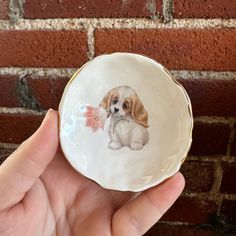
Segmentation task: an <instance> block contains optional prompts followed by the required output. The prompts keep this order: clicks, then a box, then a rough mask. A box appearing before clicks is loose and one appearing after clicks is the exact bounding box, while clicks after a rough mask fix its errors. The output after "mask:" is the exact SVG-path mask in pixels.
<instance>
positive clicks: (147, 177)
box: [59, 53, 193, 192]
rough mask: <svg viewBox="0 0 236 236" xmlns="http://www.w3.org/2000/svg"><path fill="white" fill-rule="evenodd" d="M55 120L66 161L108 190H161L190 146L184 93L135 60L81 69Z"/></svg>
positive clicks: (122, 56) (112, 58) (108, 59)
mask: <svg viewBox="0 0 236 236" xmlns="http://www.w3.org/2000/svg"><path fill="white" fill-rule="evenodd" d="M59 114H60V142H61V147H62V150H63V152H64V154H65V157H66V158H67V159H68V161H69V162H70V164H71V165H72V166H73V167H74V168H75V169H76V170H77V171H79V172H80V173H81V174H83V175H85V176H87V177H88V178H90V179H92V180H94V181H96V182H97V183H98V184H100V185H101V186H103V187H104V188H108V189H114V190H121V191H127V190H129V191H134V192H137V191H142V190H145V189H147V188H150V187H152V186H154V185H156V184H159V183H160V182H162V181H163V180H165V179H166V178H169V177H171V176H172V175H174V174H175V173H176V172H177V171H178V170H179V168H180V166H181V164H182V162H183V161H184V159H185V158H186V156H187V153H188V150H189V148H190V145H191V141H192V128H193V117H192V109H191V103H190V99H189V97H188V95H187V93H186V91H185V90H184V88H183V87H182V86H181V85H180V84H179V83H178V82H177V81H176V80H175V79H174V78H173V77H172V76H171V75H170V73H169V72H168V71H167V70H166V69H165V68H164V67H163V66H162V65H160V64H159V63H157V62H156V61H154V60H152V59H150V58H148V57H145V56H141V55H138V54H132V53H113V54H109V55H102V56H98V57H96V58H95V59H93V60H91V61H89V62H88V63H86V64H85V65H84V66H83V67H82V68H81V69H80V70H78V71H77V72H76V73H75V74H74V75H73V77H72V78H71V80H70V81H69V82H68V84H67V86H66V88H65V90H64V93H63V96H62V99H61V102H60V105H59Z"/></svg>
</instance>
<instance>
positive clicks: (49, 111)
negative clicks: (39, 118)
mask: <svg viewBox="0 0 236 236" xmlns="http://www.w3.org/2000/svg"><path fill="white" fill-rule="evenodd" d="M52 111H54V110H53V109H52V108H50V109H49V110H48V111H47V113H46V115H45V118H46V117H47V116H48V115H49V114H50V113H52Z"/></svg>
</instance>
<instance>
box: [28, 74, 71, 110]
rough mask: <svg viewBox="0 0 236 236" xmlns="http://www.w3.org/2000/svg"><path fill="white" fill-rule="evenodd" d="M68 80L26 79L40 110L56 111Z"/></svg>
mask: <svg viewBox="0 0 236 236" xmlns="http://www.w3.org/2000/svg"><path fill="white" fill-rule="evenodd" d="M67 82H68V78H57V79H44V78H40V79H31V78H30V77H29V78H27V83H28V86H29V88H30V90H31V93H32V94H33V96H34V98H35V99H36V100H37V103H38V104H39V107H40V108H41V109H49V108H53V109H56V110H57V109H58V105H59V102H60V100H61V96H62V93H63V91H64V88H65V86H66V84H67Z"/></svg>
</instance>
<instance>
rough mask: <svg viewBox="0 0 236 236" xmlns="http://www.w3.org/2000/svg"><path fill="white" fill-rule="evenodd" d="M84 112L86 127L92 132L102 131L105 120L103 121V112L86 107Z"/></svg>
mask: <svg viewBox="0 0 236 236" xmlns="http://www.w3.org/2000/svg"><path fill="white" fill-rule="evenodd" d="M86 108H87V111H86V112H85V117H86V127H91V128H92V131H93V132H96V131H97V130H98V129H100V128H102V129H104V124H105V121H106V119H104V114H103V113H104V112H103V111H102V110H101V108H99V107H92V106H86Z"/></svg>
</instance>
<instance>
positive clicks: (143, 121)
mask: <svg viewBox="0 0 236 236" xmlns="http://www.w3.org/2000/svg"><path fill="white" fill-rule="evenodd" d="M131 115H132V117H133V119H134V121H135V122H136V123H138V124H140V125H142V126H144V127H145V128H148V113H147V111H146V110H145V109H144V106H143V103H142V102H141V100H140V99H139V98H138V96H137V95H134V96H132V111H131Z"/></svg>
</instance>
